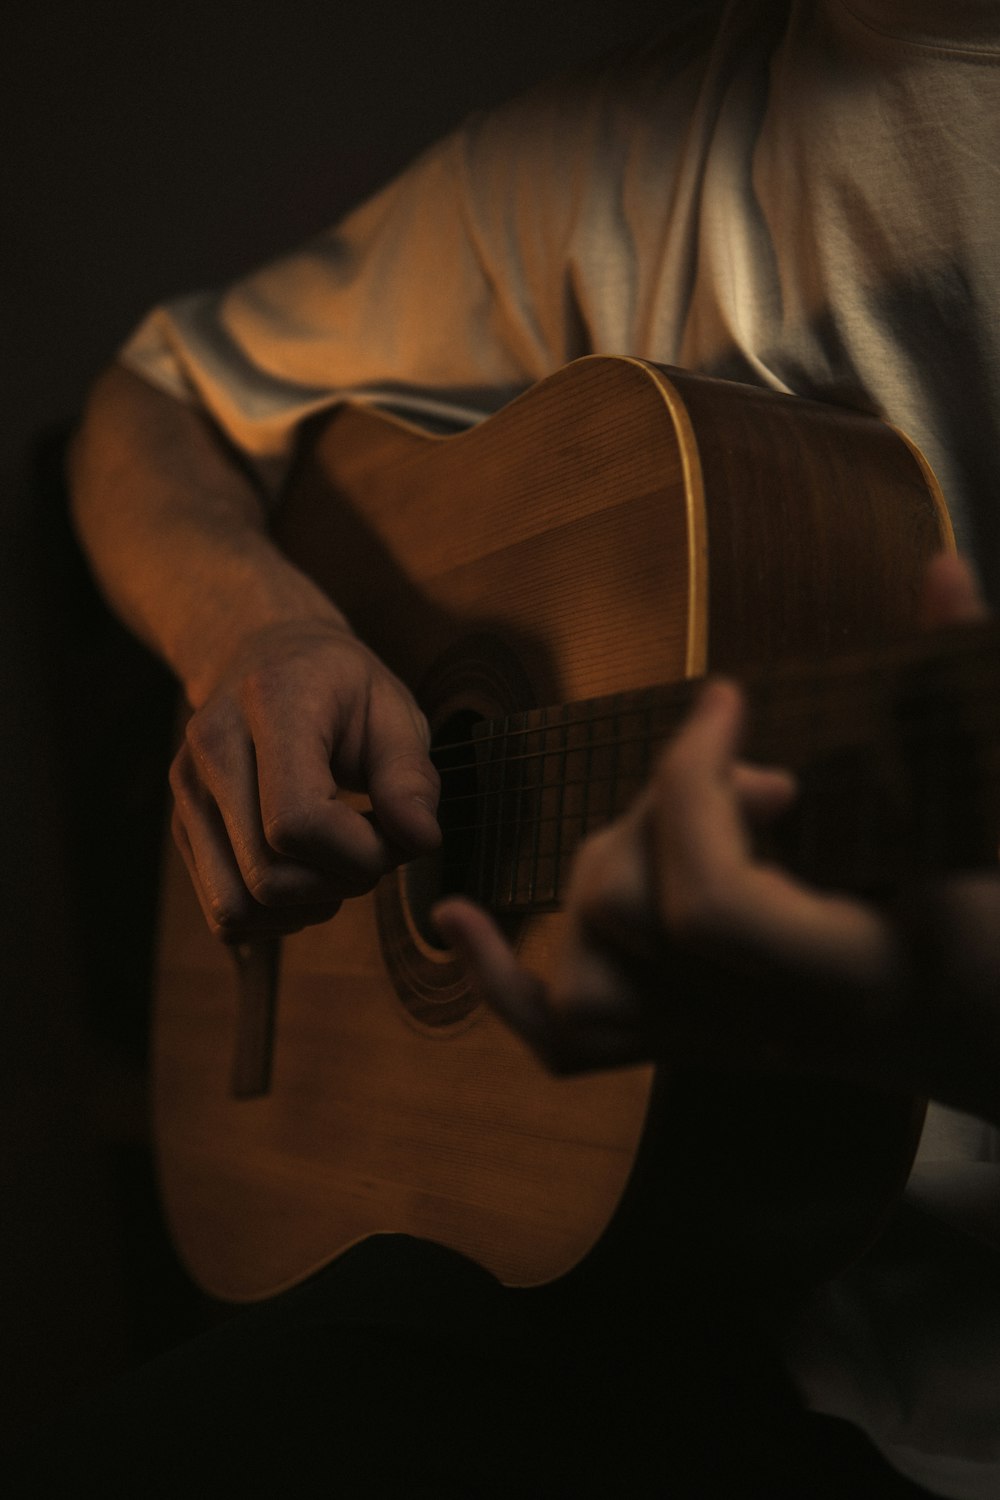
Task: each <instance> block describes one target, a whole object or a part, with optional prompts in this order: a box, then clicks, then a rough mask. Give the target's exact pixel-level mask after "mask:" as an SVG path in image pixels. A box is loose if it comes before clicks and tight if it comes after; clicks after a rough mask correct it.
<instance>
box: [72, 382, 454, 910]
mask: <svg viewBox="0 0 1000 1500" xmlns="http://www.w3.org/2000/svg"><path fill="white" fill-rule="evenodd" d="M71 478H72V491H73V513H74V518H75V521H76V525H77V529H78V532H79V535H80V538H81V542H82V544H83V546H84V549H85V550H86V552H87V554H88V556H89V557H90V560H91V564H92V567H93V570H94V573H95V575H96V577H97V579H98V582H99V583H100V585H101V587H102V589H103V590H104V592H105V594H106V596H107V598H108V600H109V602H110V604H111V605H112V607H113V608H114V609H115V610H116V611H117V613H118V614H119V615H120V616H121V617H122V619H123V620H124V621H125V622H126V623H127V624H128V625H129V626H130V628H131V629H133V630H134V631H135V633H136V634H137V635H139V636H140V637H141V638H142V639H143V640H144V641H146V642H147V644H149V645H150V646H152V647H153V649H154V650H156V651H157V652H158V653H159V654H160V655H161V656H162V657H163V658H164V659H165V660H166V661H167V662H168V663H169V665H170V666H171V667H172V668H173V670H174V671H175V672H176V673H177V676H178V677H179V679H180V681H181V683H182V684H183V687H184V690H185V692H186V694H187V697H188V700H189V702H190V703H191V705H192V708H193V709H194V713H193V715H192V718H191V720H190V723H189V726H188V731H187V736H186V739H185V743H184V745H183V746H182V748H181V750H180V752H179V754H178V756H177V759H176V760H175V763H174V766H173V768H172V772H171V783H172V786H173V789H174V796H175V804H176V812H175V819H174V830H175V835H176V837H177V839H178V843H179V844H180V847H181V849H182V851H183V853H184V855H185V858H186V860H187V862H188V866H189V868H190V870H191V873H192V877H193V879H194V883H195V886H196V889H197V890H198V894H199V897H200V899H201V902H202V906H203V908H204V910H205V914H206V918H207V920H208V922H209V925H210V926H211V927H212V929H213V930H214V931H215V932H217V933H218V934H219V935H220V936H224V937H230V938H235V937H242V936H246V935H252V934H253V933H255V932H275V931H277V932H281V931H289V930H294V929H295V928H297V927H301V926H303V925H305V924H306V923H308V922H311V921H319V920H322V919H324V918H325V917H327V916H329V915H330V914H331V913H332V912H333V911H334V910H336V907H337V906H338V904H339V902H340V901H341V900H342V899H343V898H344V897H345V896H349V895H353V894H356V893H358V892H359V891H362V890H365V889H369V888H370V887H371V885H373V884H374V882H375V881H376V880H377V879H378V877H379V875H380V874H381V873H383V871H384V870H385V869H387V868H389V867H390V866H391V865H392V864H393V863H395V862H397V861H398V860H400V859H402V858H406V857H409V856H411V855H413V854H415V853H418V852H421V851H422V850H424V849H427V848H430V847H433V845H434V843H435V842H436V840H437V837H438V834H437V824H436V821H435V817H434V809H435V806H436V799H437V778H436V775H435V773H434V770H433V768H432V766H431V764H430V762H429V760H428V759H427V753H426V752H427V726H426V723H425V721H424V719H423V716H422V715H421V713H420V711H419V709H418V708H417V706H416V704H415V703H414V701H413V699H412V697H411V696H410V694H409V693H408V691H407V690H406V688H405V687H404V686H403V685H402V684H401V683H400V682H399V681H398V680H397V679H396V678H395V677H394V676H393V675H392V674H391V673H390V672H389V671H388V670H387V669H386V668H385V667H384V666H383V664H382V663H381V662H380V661H379V660H378V659H377V658H376V657H375V656H374V655H373V654H372V653H371V652H370V651H368V649H367V648H366V647H365V646H364V644H363V643H362V642H360V641H358V640H357V638H356V637H355V636H354V634H353V632H352V631H351V629H350V627H349V625H348V623H347V621H346V620H345V619H344V617H343V615H342V614H341V613H340V612H339V611H338V610H337V609H336V607H335V605H334V604H333V603H332V602H331V601H330V600H328V599H327V598H326V596H325V595H324V594H323V593H322V592H321V591H320V590H319V589H318V588H317V587H316V586H315V585H314V584H313V583H312V582H311V581H310V580H309V579H308V578H306V577H305V576H304V575H303V574H302V573H300V572H299V570H298V569H297V568H295V567H294V566H293V565H292V564H291V563H290V562H289V561H288V559H287V558H285V557H284V556H283V555H282V553H281V552H280V551H279V550H278V549H277V548H276V547H275V545H274V544H273V542H272V541H271V540H270V538H269V536H268V533H267V526H266V519H265V514H264V509H263V506H262V503H261V499H260V496H259V495H258V493H257V490H256V487H255V484H254V482H253V480H252V478H251V477H250V475H249V472H247V471H244V469H243V467H242V465H241V464H240V463H239V461H238V460H237V459H236V458H235V457H234V456H232V455H231V454H230V453H229V452H228V451H227V448H226V446H225V444H224V443H223V442H222V440H221V439H220V437H219V435H218V434H217V433H216V431H215V429H214V428H213V426H212V424H211V422H210V421H209V420H208V419H207V418H206V417H205V416H204V415H203V414H202V413H201V412H200V411H198V410H197V409H196V408H194V407H188V406H186V405H184V404H183V403H181V402H178V401H175V400H173V398H171V397H170V396H167V395H165V394H163V393H161V392H159V391H157V390H155V389H154V388H153V387H152V386H150V385H148V384H147V383H146V382H145V381H143V380H142V379H141V378H140V377H138V376H136V375H133V374H131V373H130V372H129V371H127V370H125V369H124V368H123V367H120V366H114V367H112V368H111V369H110V370H109V371H107V372H106V374H105V375H103V376H102V377H101V379H100V380H99V381H98V382H97V385H96V386H95V388H94V392H93V394H92V397H91V400H90V403H89V405H88V408H87V412H86V415H85V419H84V422H83V425H82V428H81V431H80V433H79V435H78V437H77V439H76V442H75V444H74V448H73V453H72V459H71ZM338 785H341V786H348V787H351V788H352V789H358V788H360V789H362V790H365V791H367V792H368V795H369V796H370V798H371V801H372V806H373V809H374V818H373V819H366V818H363V817H361V816H360V815H359V814H358V813H357V812H354V811H352V810H351V809H350V808H348V807H347V806H346V805H345V803H344V802H343V801H341V800H339V799H338V797H337V788H338Z"/></svg>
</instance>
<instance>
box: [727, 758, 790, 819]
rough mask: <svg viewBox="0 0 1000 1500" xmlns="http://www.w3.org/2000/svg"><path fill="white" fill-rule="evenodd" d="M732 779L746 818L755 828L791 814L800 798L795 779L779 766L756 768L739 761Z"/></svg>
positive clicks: (733, 770)
mask: <svg viewBox="0 0 1000 1500" xmlns="http://www.w3.org/2000/svg"><path fill="white" fill-rule="evenodd" d="M732 777H733V791H734V793H735V795H736V799H737V802H738V803H739V806H740V808H741V810H742V812H743V815H744V816H745V817H746V818H748V819H749V820H750V822H751V823H754V824H758V825H760V824H766V823H769V822H771V821H772V819H774V818H777V817H779V816H780V815H781V814H782V813H783V812H787V811H788V809H789V807H791V805H792V803H793V802H794V801H795V798H796V796H797V794H798V783H797V782H796V780H795V777H794V776H793V775H792V773H791V772H790V771H785V770H782V769H780V768H779V767H777V766H752V765H747V764H746V763H745V762H742V761H737V762H736V763H735V765H734V766H733V768H732Z"/></svg>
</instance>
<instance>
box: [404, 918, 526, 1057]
mask: <svg viewBox="0 0 1000 1500" xmlns="http://www.w3.org/2000/svg"><path fill="white" fill-rule="evenodd" d="M431 915H432V918H433V921H434V924H435V926H436V927H437V929H438V931H439V932H440V934H441V936H442V937H443V938H444V940H445V942H446V943H447V944H448V946H449V947H450V948H452V949H453V950H454V951H455V953H457V954H458V956H459V957H460V958H461V959H462V961H463V963H464V964H465V966H466V968H467V969H468V971H469V975H470V977H471V979H472V981H473V984H474V985H475V988H476V989H477V991H478V992H479V994H480V995H481V997H482V999H483V1000H485V1002H486V1003H487V1004H488V1005H489V1006H490V1008H491V1009H492V1010H495V1011H496V1013H497V1015H499V1016H500V1017H501V1018H502V1019H503V1020H504V1021H506V1022H507V1024H508V1026H510V1027H511V1028H512V1029H513V1030H514V1031H516V1032H517V1034H518V1036H521V1037H523V1038H524V1040H525V1041H526V1042H528V1044H529V1045H530V1046H532V1047H534V1048H536V1050H538V1051H540V1052H542V1053H544V1052H545V1050H546V1046H547V1043H548V1041H549V1040H550V1031H551V1024H552V1023H551V1016H550V1014H549V1007H548V997H547V992H546V988H545V985H544V983H543V982H542V981H541V980H540V979H539V978H538V977H537V976H536V975H534V974H530V973H529V972H528V971H527V970H526V969H523V968H522V967H521V965H520V964H519V963H518V961H517V957H516V955H515V953H514V951H513V949H512V948H511V946H510V944H509V943H508V942H507V940H506V938H505V937H504V936H503V934H502V933H501V931H500V929H499V928H498V927H497V925H496V923H495V922H494V921H493V920H492V919H491V918H490V917H489V916H487V914H486V912H484V911H482V910H481V908H480V907H478V906H474V905H473V904H472V902H471V901H465V900H462V899H461V898H460V897H450V898H449V899H448V900H446V901H440V902H438V904H437V905H436V906H435V907H434V910H433V912H432V913H431Z"/></svg>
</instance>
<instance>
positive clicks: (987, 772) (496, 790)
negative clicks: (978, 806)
mask: <svg viewBox="0 0 1000 1500" xmlns="http://www.w3.org/2000/svg"><path fill="white" fill-rule="evenodd" d="M994 717H995V718H996V721H997V724H996V727H1000V714H997V715H995V716H994ZM994 728H995V726H994V724H993V722H992V719H991V721H990V723H988V724H986V725H981V726H980V725H970V724H969V723H964V724H962V726H961V733H962V735H963V736H970V735H971V736H972V737H975V735H974V734H973V731H977V732H978V734H979V735H980V736H981V738H982V739H983V741H986V740H988V739H989V738H991V732H992V731H994ZM534 732H535V733H539V732H541V731H539V730H537V729H536V730H535V731H534ZM951 737H952V735H951V734H949V731H948V729H945V731H944V733H943V734H941V733H939V732H936V731H935V730H934V729H933V728H932V729H930V730H929V731H928V732H926V733H920V732H919V731H913V730H911V731H910V732H909V733H908V734H907V735H906V745H907V747H908V748H909V749H911V750H913V749H920V748H922V747H923V746H924V745H926V744H928V743H931V742H933V741H934V740H935V739H938V740H940V739H944V740H947V739H949V738H951ZM500 739H502V736H495V737H494V738H493V740H492V741H491V743H490V749H491V750H492V749H494V748H495V746H496V743H497V741H498V740H500ZM660 742H661V735H660V733H659V731H658V730H655V729H654V730H651V731H649V732H648V733H647V732H645V731H644V732H643V733H641V734H635V735H618V736H614V737H612V738H610V739H604V740H595V741H591V743H590V745H589V746H588V745H587V744H576V745H573V744H568V743H558V744H554V745H549V746H546V747H544V748H543V749H541V750H529V751H524V752H521V753H519V754H512V755H506V756H503V757H502V758H501V759H494V758H493V757H492V755H491V758H490V759H489V760H487V761H481V760H472V761H465V762H463V763H462V764H461V765H458V766H443V767H442V768H441V769H442V770H443V771H444V773H445V775H447V776H454V775H456V774H457V773H459V772H461V771H473V770H475V771H479V772H485V771H495V770H498V769H500V770H502V769H503V768H505V767H506V766H515V765H516V766H518V767H519V769H522V770H523V769H524V766H525V765H526V763H527V762H529V761H535V762H538V761H543V762H544V761H546V760H551V759H554V758H559V759H561V760H562V761H563V762H565V761H566V760H568V758H569V757H570V756H573V755H578V756H584V757H587V758H588V763H592V760H593V756H592V754H591V752H592V751H597V750H610V751H612V752H614V758H613V760H612V770H611V771H609V772H607V773H606V774H605V773H602V774H601V775H598V776H596V777H594V776H591V777H581V778H579V779H573V778H570V779H569V780H568V781H565V782H562V781H560V779H559V778H558V777H557V778H556V779H554V780H552V781H544V780H543V781H539V782H538V783H536V784H535V785H534V786H531V784H530V783H529V784H528V786H529V788H530V790H531V791H533V792H535V793H543V792H547V791H551V790H553V789H554V788H557V787H559V786H560V785H566V786H570V787H573V786H579V787H581V788H585V787H586V786H587V785H588V784H589V785H592V786H595V785H596V786H599V785H601V783H602V782H603V781H605V780H607V781H609V782H612V783H613V781H614V779H615V775H616V774H617V773H616V771H615V769H614V767H615V765H616V763H617V758H618V753H619V752H620V751H621V750H622V749H623V748H624V749H628V748H629V747H631V746H639V747H641V748H643V749H647V750H648V749H649V748H650V747H651V746H653V745H657V744H659V743H660ZM842 748H843V749H844V750H846V751H850V750H851V749H854V750H856V751H866V752H869V753H870V752H871V751H872V750H873V748H874V747H873V746H872V745H871V744H866V743H864V742H861V743H860V744H858V745H855V746H853V747H852V746H845V747H842ZM644 771H645V767H643V768H642V771H641V772H640V773H639V774H643V773H644ZM982 771H983V773H984V779H989V778H990V777H991V776H1000V770H996V771H993V770H991V769H990V768H988V767H983V768H982ZM964 773H965V772H964V767H958V768H956V772H955V774H956V775H959V774H964ZM856 779H857V778H856ZM512 790H513V788H510V787H502V786H501V787H491V788H489V789H488V791H485V792H484V791H483V790H477V791H470V792H448V793H445V794H444V795H443V796H442V798H441V801H440V803H439V806H440V807H445V806H448V807H454V806H456V805H457V804H458V803H460V802H478V801H480V800H481V799H482V798H483V796H484V795H490V796H502V795H504V794H505V793H509V792H511V791H512Z"/></svg>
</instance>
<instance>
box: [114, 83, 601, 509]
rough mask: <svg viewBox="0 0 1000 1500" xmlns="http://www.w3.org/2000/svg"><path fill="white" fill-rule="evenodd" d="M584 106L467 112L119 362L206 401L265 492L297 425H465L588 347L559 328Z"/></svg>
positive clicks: (274, 482) (152, 325) (542, 102)
mask: <svg viewBox="0 0 1000 1500" xmlns="http://www.w3.org/2000/svg"><path fill="white" fill-rule="evenodd" d="M579 97H580V106H579V112H580V113H581V114H582V115H583V116H584V117H586V114H587V109H588V105H587V104H586V101H585V95H580V96H579ZM576 113H577V108H576V106H575V105H574V103H573V102H572V100H567V99H566V98H565V97H564V96H562V95H559V94H558V93H557V94H556V95H553V94H552V93H550V92H548V91H536V92H534V93H533V94H532V95H530V96H525V98H524V99H522V100H519V101H516V102H515V103H514V104H513V105H510V106H507V107H506V108H505V109H503V110H499V111H496V112H494V113H492V114H491V115H486V116H479V117H473V118H472V119H470V120H469V121H468V122H466V124H465V125H464V126H463V128H462V129H460V130H458V131H456V132H455V133H454V134H453V135H452V136H451V137H449V138H448V139H447V140H445V141H444V142H442V143H441V144H439V145H437V146H435V147H433V148H432V149H430V150H429V151H427V152H426V153H425V154H424V155H423V156H421V157H420V158H419V159H418V160H417V161H416V162H415V164H414V165H413V166H412V167H410V168H409V169H408V170H407V171H406V172H404V173H403V174H402V175H401V176H400V177H399V178H397V179H396V180H395V181H394V182H392V183H390V184H389V186H387V187H386V188H384V189H383V190H382V191H381V192H380V193H378V194H377V195H376V196H375V197H374V198H372V199H371V200H370V201H369V202H367V203H366V204H364V205H363V206H362V207H361V208H359V209H357V210H355V211H354V212H353V213H351V214H350V215H349V216H348V217H347V218H346V219H345V220H344V221H343V222H342V223H340V224H338V225H337V226H335V227H334V228H332V229H331V230H329V231H327V232H325V233H323V234H320V235H318V236H317V237H315V238H314V239H312V240H310V241H309V242H307V243H306V244H305V245H303V246H302V247H301V248H299V249H297V250H295V251H294V252H292V253H291V254H288V255H285V256H283V257H282V258H280V259H279V260H277V261H275V262H274V263H273V264H270V265H268V266H266V267H264V268H263V269H260V270H257V271H255V272H253V273H252V274H250V275H248V276H247V277H245V278H244V279H242V280H240V281H238V282H236V283H235V284H233V285H231V286H229V287H227V288H225V289H222V290H210V291H203V292H198V293H195V294H193V295H189V296H184V297H180V298H178V299H177V300H175V301H172V302H169V303H166V304H165V305H163V306H161V307H158V308H156V309H155V310H154V311H153V312H151V313H150V314H149V316H148V317H147V318H146V319H145V320H144V321H143V322H142V323H141V324H140V326H139V327H138V328H137V330H136V331H135V332H134V334H133V335H132V336H131V338H130V339H129V340H128V342H127V343H126V344H125V346H124V348H123V349H122V350H121V352H120V356H119V357H120V359H121V361H122V362H123V363H124V364H125V365H126V366H127V367H129V368H130V369H132V370H133V371H135V372H137V373H139V374H140V375H142V376H144V377H145V378H146V379H148V380H149V381H151V382H152V383H154V384H155V385H157V386H158V387H160V388H161V389H163V390H165V391H167V392H169V393H170V394H171V395H173V396H175V397H177V398H178V399H180V400H183V401H188V402H192V403H195V404H198V405H199V406H201V408H202V409H203V410H205V411H206V412H207V413H208V414H209V415H210V416H211V417H212V419H213V420H214V421H215V422H216V423H217V424H218V426H219V427H220V428H221V429H222V431H223V432H224V433H225V435H226V436H227V437H228V438H229V440H230V441H231V442H232V443H234V444H235V445H236V447H237V448H238V449H240V450H241V451H242V452H243V453H244V454H245V455H246V457H247V458H248V459H250V461H251V462H252V463H253V464H254V465H255V467H256V468H257V469H258V471H259V472H260V474H261V477H262V478H263V479H264V481H265V483H266V485H267V487H268V488H270V489H274V488H276V487H277V486H278V485H279V484H280V480H281V477H282V475H283V472H284V470H285V467H286V466H287V463H288V460H289V458H290V456H291V452H292V448H293V445H294V434H295V430H296V428H297V426H298V424H299V423H300V422H301V421H302V420H303V419H304V418H306V417H308V416H310V415H312V414H314V413H316V412H317V411H321V410H323V409H325V408H327V407H329V406H331V405H334V404H335V403H337V402H338V401H340V400H342V399H345V398H351V399H353V400H358V401H362V402H370V403H373V404H379V405H382V406H384V407H386V408H388V409H391V410H394V411H396V412H398V413H400V414H403V415H406V416H409V417H411V418H413V419H415V420H417V421H418V422H419V421H422V422H425V423H427V424H428V425H434V426H437V427H440V426H442V425H443V426H445V427H449V426H452V427H459V426H465V425H469V424H471V423H472V422H474V421H476V420H477V419H478V418H480V417H482V416H483V415H485V414H487V413H488V412H490V411H493V410H496V409H497V408H498V407H499V406H501V405H503V404H504V403H505V402H506V401H507V400H509V399H510V398H511V397H512V396H513V395H515V394H516V393H517V392H518V391H520V390H523V389H524V388H525V387H526V386H527V385H529V384H531V383H532V382H534V381H535V380H537V379H539V378H541V376H543V375H544V374H547V373H549V371H550V370H551V369H553V368H555V367H557V366H558V365H559V364H560V363H563V362H564V361H565V358H566V357H573V356H574V355H575V354H577V353H580V352H585V351H584V350H583V348H582V347H573V348H567V347H566V345H565V341H564V339H563V338H562V336H561V334H560V333H558V332H555V333H554V327H555V324H558V322H559V314H558V308H559V306H560V301H561V293H560V290H559V280H560V275H561V272H560V267H559V262H560V256H561V253H562V247H564V246H565V243H566V241H567V236H568V222H569V220H570V219H571V217H572V214H573V198H574V188H573V180H572V179H573V173H572V171H569V172H567V170H566V165H567V152H569V154H570V157H573V156H575V155H576V154H578V152H579V150H580V147H581V130H580V125H581V123H582V122H581V120H580V119H575V118H574V115H575V114H576ZM553 307H555V308H556V309H557V312H556V315H555V324H554V323H553V314H552V311H551V310H552V308H553Z"/></svg>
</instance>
